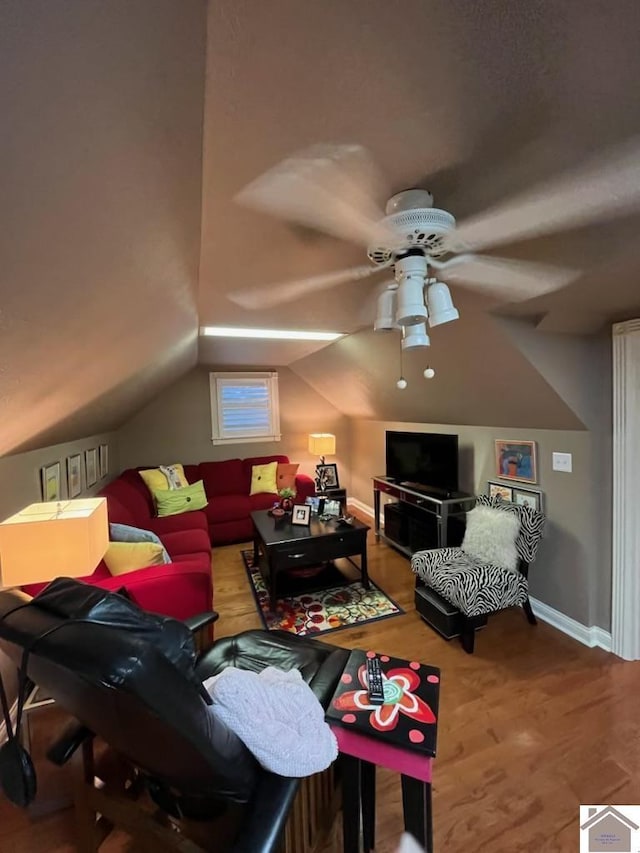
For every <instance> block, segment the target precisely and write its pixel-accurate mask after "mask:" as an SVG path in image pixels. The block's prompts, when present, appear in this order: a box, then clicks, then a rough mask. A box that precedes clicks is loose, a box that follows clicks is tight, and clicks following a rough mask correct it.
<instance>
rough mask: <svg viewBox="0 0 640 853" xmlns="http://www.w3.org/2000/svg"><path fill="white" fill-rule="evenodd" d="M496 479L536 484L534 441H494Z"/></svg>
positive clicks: (536, 468) (536, 469) (536, 464)
mask: <svg viewBox="0 0 640 853" xmlns="http://www.w3.org/2000/svg"><path fill="white" fill-rule="evenodd" d="M495 455H496V477H498V478H499V479H501V480H513V481H514V482H518V483H537V482H538V463H537V452H536V443H535V441H522V440H514V441H508V440H505V439H498V438H497V439H496V441H495Z"/></svg>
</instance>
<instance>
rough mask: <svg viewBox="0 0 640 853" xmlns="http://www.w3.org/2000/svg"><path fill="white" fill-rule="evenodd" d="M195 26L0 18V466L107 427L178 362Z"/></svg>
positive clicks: (98, 17)
mask: <svg viewBox="0 0 640 853" xmlns="http://www.w3.org/2000/svg"><path fill="white" fill-rule="evenodd" d="M204 11H205V10H204V6H203V4H202V2H200V0H186V2H180V3H177V2H175V0H137V2H136V3H135V4H131V3H130V2H128V0H114V2H110V3H108V4H104V3H102V2H101V0H65V2H64V3H50V2H49V0H29V2H24V1H23V0H6V2H3V3H2V4H0V107H1V112H2V125H3V128H2V132H1V133H0V163H1V164H2V166H1V169H2V193H1V194H0V211H1V214H0V218H1V223H0V258H2V263H1V265H0V403H1V411H2V419H1V422H0V455H3V454H6V453H11V452H14V451H17V450H20V449H26V448H29V447H34V446H43V445H46V444H51V443H54V442H57V441H64V440H70V439H73V438H77V437H80V436H85V435H91V434H94V433H96V432H100V431H104V430H108V429H111V428H113V427H115V426H118V425H120V424H121V423H122V422H123V421H124V420H125V419H126V418H127V417H128V416H129V415H130V414H131V413H132V412H134V411H135V410H136V409H137V408H139V407H140V406H141V405H143V404H144V402H145V401H147V400H148V399H149V398H150V397H151V396H153V395H154V394H156V393H157V392H158V391H159V390H161V389H162V388H163V387H164V386H165V385H166V384H167V383H168V382H171V381H173V380H174V379H175V378H176V377H177V376H178V375H180V373H182V372H184V371H185V370H186V369H188V367H189V366H190V365H193V364H194V363H195V361H196V358H197V328H198V317H197V308H196V282H197V273H198V261H199V237H200V199H201V151H202V102H203V97H204V92H203V90H204V51H205V13H204Z"/></svg>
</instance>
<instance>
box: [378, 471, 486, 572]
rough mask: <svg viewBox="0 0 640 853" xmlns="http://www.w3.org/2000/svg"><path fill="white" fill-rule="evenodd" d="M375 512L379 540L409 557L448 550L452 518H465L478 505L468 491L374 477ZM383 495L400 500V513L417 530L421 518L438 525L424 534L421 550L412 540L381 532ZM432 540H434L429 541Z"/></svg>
mask: <svg viewBox="0 0 640 853" xmlns="http://www.w3.org/2000/svg"><path fill="white" fill-rule="evenodd" d="M372 479H373V511H374V522H375V534H376V538H377V539H384V540H386V541H387V542H389V544H390V545H393V546H394V548H397V549H398V550H399V551H402V552H403V553H404V554H406V555H407V556H411V554H412V553H413V552H414V551H415V550H422V548H423V547H424V548H445V547H446V546H447V545H449V544H453V543H451V542H450V531H449V519H450V518H462V517H463V516H464V515H466V513H467V512H468V511H469V510H470V509H472V508H473V506H474V504H475V497H474V495H469V494H467V493H466V492H458V491H456V492H447V491H446V490H445V489H435V488H431V487H429V486H427V485H423V484H421V483H414V482H411V483H409V482H408V481H403V482H401V483H398V482H397V481H396V480H394V479H393V478H391V477H382V476H379V477H373V478H372ZM381 493H384V494H387V495H389V496H390V497H393V498H396V499H397V501H398V511H399V512H400V513H401V514H406V515H407V516H408V517H410V520H409V524H411V519H413V520H414V527H415V526H419V525H420V519H424V521H425V523H426V522H431V525H432V527H433V526H434V522H435V529H434V532H433V535H432V536H431V537H429V535H425V537H423V539H422V541H421V543H420V546H419V547H413V548H412V547H411V546H412V544H415V543H412V542H411V537H409V538H408V540H409V541H408V542H403V541H400V540H398V539H394V538H393V537H392V536H388V535H387V533H386V532H385V533H381V532H380V494H381ZM429 539H431V540H432V541H428V540H429Z"/></svg>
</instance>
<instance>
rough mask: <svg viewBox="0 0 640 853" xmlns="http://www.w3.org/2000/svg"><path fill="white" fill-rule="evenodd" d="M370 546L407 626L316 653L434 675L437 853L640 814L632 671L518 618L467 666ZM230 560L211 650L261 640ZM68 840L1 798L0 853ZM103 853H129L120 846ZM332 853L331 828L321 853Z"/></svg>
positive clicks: (501, 625)
mask: <svg viewBox="0 0 640 853" xmlns="http://www.w3.org/2000/svg"><path fill="white" fill-rule="evenodd" d="M370 537H371V538H370V543H369V570H370V574H371V576H372V578H373V579H374V580H375V581H376V582H377V583H378V584H379V585H380V586H381V587H382V588H383V589H384V590H385V591H386V592H387V593H388V594H389V595H391V596H392V597H393V598H394V599H395V600H396V601H397V602H398V603H399V604H400V605H401V607H403V608H404V609H405V610H406V614H405V615H403V616H399V617H395V618H392V619H386V620H383V621H380V622H377V623H373V624H370V625H365V626H364V627H362V628H352V629H349V630H345V631H339V632H337V633H335V634H329V635H325V637H323V639H325V640H326V641H327V642H330V643H335V644H337V645H342V646H346V647H350V648H353V647H362V648H371V647H373V648H376V649H378V650H380V651H384V652H386V653H388V654H390V655H395V656H398V657H404V658H409V659H419V660H422V661H425V662H428V663H431V664H434V665H436V666H439V667H440V668H441V670H442V689H441V704H440V722H439V735H438V755H437V758H436V760H435V763H434V786H433V804H434V840H435V850H436V851H437V853H445V851H446V853H476V851H478V853H479V851H487V853H502V851H504V853H515V851H531V853H534V851H535V853H553V851H562V853H564V851H566V853H574V851H576V850H578V845H579V842H578V823H579V814H578V806H579V805H580V804H581V803H582V804H600V803H607V804H609V803H610V804H636V803H640V713H639V711H638V707H639V705H638V697H639V696H640V663H626V662H623V661H621V660H619V659H618V658H616V657H614V656H613V655H609V654H607V653H605V652H603V651H601V650H598V649H587V648H585V647H584V646H582V645H580V644H579V643H577V642H575V641H573V640H571V639H569V638H568V637H566V636H565V635H563V634H561V633H559V632H558V631H556V630H555V629H553V628H551V627H550V626H548V625H545V624H544V623H540V624H539V625H538V626H537V627H535V628H533V627H531V626H530V625H528V623H527V621H526V619H525V617H524V614H523V613H522V612H520V611H518V610H513V611H507V612H504V613H502V614H499V615H498V616H495V617H492V619H490V621H489V625H488V627H487V628H486V629H484V630H483V631H481V632H480V633H479V634H478V635H477V637H476V652H475V654H474V655H472V656H470V655H466V654H465V653H464V652H463V651H462V649H461V647H460V646H459V644H458V643H457V642H456V641H452V642H446V641H445V640H443V639H441V638H440V637H439V636H438V635H437V634H435V633H434V632H433V631H432V630H431V629H430V628H429V627H427V626H426V625H425V624H424V623H423V622H422V621H421V619H420V618H419V617H418V615H417V614H416V612H415V609H414V606H413V578H412V576H411V574H410V571H409V563H408V560H407V559H406V558H405V557H403V556H401V555H400V554H398V553H396V552H395V551H394V550H392V549H390V548H388V547H387V546H386V545H384V544H381V543H376V542H375V540H374V538H373V536H372V535H371V534H370ZM240 547H241V546H238V545H234V546H229V547H225V548H217V549H216V550H215V551H214V567H215V606H216V609H217V610H218V611H219V612H220V614H221V618H220V621H219V622H218V624H217V625H216V636H223V635H228V634H233V633H236V632H238V631H242V630H245V629H247V628H258V627H261V623H260V619H259V617H258V615H257V613H256V610H255V607H254V603H253V598H252V596H251V593H250V590H249V586H248V582H247V579H246V577H245V573H244V570H243V568H242V563H241V560H240V556H239V551H240ZM533 571H535V567H534V568H533ZM40 717H41V718H42V722H41V723H38V725H39V726H40V729H39V731H38V730H37V729H36V739H35V741H36V742H35V744H34V753H35V756H36V761H37V767H38V772H39V780H40V782H41V787H42V788H43V789H44V790H43V795H44V796H50V795H51V792H52V791H59V790H62V789H63V788H64V785H65V777H64V772H63V771H60V770H57V769H53V770H51V771H49V770H48V768H47V766H46V762H45V761H44V760H43V759H42V758H39V757H38V756H39V755H41V754H42V749H43V744H42V742H41V741H42V740H43V739H45V737H46V734H50V729H51V725H52V723H51V718H50V717H49V724H48V725H47V721H46V720H45V717H46V714H45V713H43V714H41V715H40ZM36 719H38V718H37V717H34V722H35V721H36ZM38 735H39V737H38ZM401 831H402V811H401V800H400V784H399V780H398V778H397V776H396V775H395V774H392V773H388V772H385V771H381V772H379V774H378V823H377V841H378V844H377V848H376V850H377V851H378V853H392V851H394V850H395V847H396V843H397V840H398V837H399V835H400V833H401ZM73 838H74V827H73V812H72V811H71V810H69V809H67V810H63V811H58V812H55V813H53V814H50V815H48V816H44V817H41V818H39V819H38V818H31V817H29V816H28V815H25V814H24V813H22V812H20V811H19V810H17V809H15V808H14V807H12V806H10V805H9V804H8V803H7V802H6V801H4V800H3V799H1V798H0V851H2V853H36V851H57V853H63V851H64V853H70V851H72V850H74V846H73ZM103 849H104V850H107V851H114V853H115V851H125V850H126V851H131V850H134V849H135V847H134V846H132V845H131V844H129V843H128V842H127V840H126V839H124V838H123V837H119V838H114V839H113V840H109V841H108V842H107V843H106V844H105V845H104V848H103ZM339 850H340V845H339V825H338V826H337V827H336V831H335V832H334V833H333V834H332V836H331V838H330V840H329V841H328V842H327V845H326V847H325V848H324V849H323V853H333V851H339Z"/></svg>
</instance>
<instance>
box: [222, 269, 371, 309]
mask: <svg viewBox="0 0 640 853" xmlns="http://www.w3.org/2000/svg"><path fill="white" fill-rule="evenodd" d="M380 269H382V267H379V266H377V267H374V266H363V267H352V268H351V269H344V270H338V271H337V272H330V273H325V274H324V275H316V276H311V277H310V278H301V279H297V280H296V281H287V282H283V283H282V284H274V285H272V286H271V287H270V288H266V287H256V288H253V289H251V290H240V291H236V292H235V293H229V294H228V298H229V299H230V300H231V301H232V302H235V303H236V305H240V306H241V307H242V308H249V309H257V308H273V307H275V306H276V305H282V303H283V302H290V301H292V300H294V299H299V298H300V297H301V296H307V295H308V294H310V293H315V292H316V291H318V290H327V289H328V288H330V287H335V286H336V285H338V284H342V283H343V282H345V281H352V280H354V281H355V280H357V279H360V278H368V277H369V276H370V275H374V274H375V273H377V272H379V271H380Z"/></svg>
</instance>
